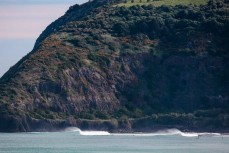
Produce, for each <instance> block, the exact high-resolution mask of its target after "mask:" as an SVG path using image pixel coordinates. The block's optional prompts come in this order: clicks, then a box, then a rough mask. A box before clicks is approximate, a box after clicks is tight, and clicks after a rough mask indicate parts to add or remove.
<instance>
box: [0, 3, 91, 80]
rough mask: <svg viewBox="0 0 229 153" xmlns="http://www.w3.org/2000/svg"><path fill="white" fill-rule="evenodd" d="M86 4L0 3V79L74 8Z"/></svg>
mask: <svg viewBox="0 0 229 153" xmlns="http://www.w3.org/2000/svg"><path fill="white" fill-rule="evenodd" d="M87 1H88V0H0V77H1V76H2V75H3V74H4V73H5V72H6V71H8V70H9V68H10V67H11V66H13V65H14V64H16V63H17V62H18V61H19V60H20V59H21V58H22V57H24V56H25V55H26V54H28V53H29V52H30V51H31V50H32V48H33V46H34V44H35V41H36V39H37V38H38V36H39V35H40V34H41V33H42V31H43V30H44V29H45V28H46V27H47V26H48V25H49V24H50V23H52V22H53V21H55V20H56V19H58V18H59V17H60V16H62V15H64V13H65V12H66V11H67V10H68V8H69V7H70V6H72V5H74V4H82V3H85V2H87Z"/></svg>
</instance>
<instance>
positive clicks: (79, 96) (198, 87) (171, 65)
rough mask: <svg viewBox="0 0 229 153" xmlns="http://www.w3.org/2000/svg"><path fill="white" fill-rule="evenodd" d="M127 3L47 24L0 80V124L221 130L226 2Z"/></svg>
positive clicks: (11, 128) (227, 94)
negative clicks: (25, 53)
mask: <svg viewBox="0 0 229 153" xmlns="http://www.w3.org/2000/svg"><path fill="white" fill-rule="evenodd" d="M128 3H130V2H128V1H127V2H124V1H103V0H94V1H92V2H88V3H85V4H83V5H80V6H79V5H75V6H72V7H71V8H70V9H69V10H68V11H67V12H66V14H65V15H64V16H62V17H60V18H59V19H58V20H56V21H55V22H53V23H52V24H51V25H49V26H48V27H47V29H46V30H45V31H44V32H43V33H42V34H41V35H40V37H39V38H38V39H37V42H36V44H35V47H34V49H33V50H32V51H31V52H30V53H29V54H28V55H26V56H25V57H24V58H23V59H21V60H20V61H19V62H18V63H17V64H16V65H15V66H13V67H12V68H11V69H10V70H9V71H8V72H7V73H6V74H5V75H4V76H3V77H2V78H1V79H0V131H4V132H16V131H52V130H60V129H62V128H65V127H68V126H77V127H80V128H82V129H99V130H100V129H103V130H109V131H146V130H148V131H149V130H155V129H159V128H179V129H181V130H195V131H228V129H229V114H228V112H229V79H228V78H229V69H228V68H229V60H228V58H229V56H228V55H229V54H228V53H229V52H228V49H229V46H228V41H229V40H228V39H229V29H228V27H229V19H228V15H229V13H228V9H229V7H228V6H229V5H228V1H227V0H217V1H216V0H211V1H209V2H206V4H204V5H203V4H202V5H200V6H199V5H186V4H184V5H174V6H171V5H161V6H158V5H154V3H153V2H150V3H149V4H148V3H145V4H144V3H143V4H142V5H134V4H131V6H128V5H126V4H128ZM190 4H191V3H190Z"/></svg>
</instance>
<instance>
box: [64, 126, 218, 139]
mask: <svg viewBox="0 0 229 153" xmlns="http://www.w3.org/2000/svg"><path fill="white" fill-rule="evenodd" d="M64 131H65V132H78V133H79V134H80V135H83V136H139V137H153V136H173V135H180V136H183V137H221V136H222V135H221V134H220V133H194V132H182V131H180V130H178V129H167V130H160V131H157V132H154V133H109V132H107V131H82V130H80V129H79V128H76V127H70V128H66V129H65V130H64Z"/></svg>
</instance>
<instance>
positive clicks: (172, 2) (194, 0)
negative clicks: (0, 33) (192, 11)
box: [118, 0, 209, 7]
mask: <svg viewBox="0 0 229 153" xmlns="http://www.w3.org/2000/svg"><path fill="white" fill-rule="evenodd" d="M208 1H209V0H126V1H124V2H123V3H120V4H118V6H126V7H130V6H134V5H153V6H155V7H159V6H162V5H167V6H176V5H196V6H199V5H206V4H207V2H208Z"/></svg>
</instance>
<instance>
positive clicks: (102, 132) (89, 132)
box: [65, 127, 111, 136]
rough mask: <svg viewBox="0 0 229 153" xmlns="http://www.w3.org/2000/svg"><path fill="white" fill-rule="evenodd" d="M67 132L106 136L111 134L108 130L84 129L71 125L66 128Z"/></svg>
mask: <svg viewBox="0 0 229 153" xmlns="http://www.w3.org/2000/svg"><path fill="white" fill-rule="evenodd" d="M65 132H78V133H79V134H80V135H85V136H99V135H101V136H106V135H111V134H110V133H109V132H107V131H82V130H80V129H79V128H75V127H71V128H67V129H65Z"/></svg>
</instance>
